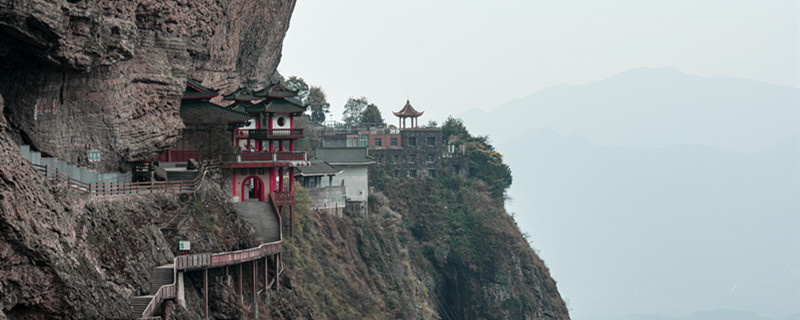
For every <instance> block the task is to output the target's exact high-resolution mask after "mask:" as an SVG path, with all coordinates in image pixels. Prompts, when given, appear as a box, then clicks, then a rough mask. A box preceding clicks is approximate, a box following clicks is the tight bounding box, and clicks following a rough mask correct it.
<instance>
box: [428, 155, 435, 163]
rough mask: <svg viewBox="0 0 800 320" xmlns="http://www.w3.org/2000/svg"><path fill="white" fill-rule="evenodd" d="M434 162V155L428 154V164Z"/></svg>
mask: <svg viewBox="0 0 800 320" xmlns="http://www.w3.org/2000/svg"><path fill="white" fill-rule="evenodd" d="M435 160H436V155H434V154H433V153H429V154H428V163H433V162H434V161H435Z"/></svg>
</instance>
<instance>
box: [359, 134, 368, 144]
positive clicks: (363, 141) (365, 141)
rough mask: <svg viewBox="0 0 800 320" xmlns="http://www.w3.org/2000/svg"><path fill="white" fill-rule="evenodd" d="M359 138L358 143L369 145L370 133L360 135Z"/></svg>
mask: <svg viewBox="0 0 800 320" xmlns="http://www.w3.org/2000/svg"><path fill="white" fill-rule="evenodd" d="M358 140H359V143H358V146H359V147H367V146H369V136H368V135H366V134H362V135H359V136H358Z"/></svg>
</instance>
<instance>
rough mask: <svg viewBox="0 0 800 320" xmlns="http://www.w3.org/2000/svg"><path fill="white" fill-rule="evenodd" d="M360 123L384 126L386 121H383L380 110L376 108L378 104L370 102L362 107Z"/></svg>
mask: <svg viewBox="0 0 800 320" xmlns="http://www.w3.org/2000/svg"><path fill="white" fill-rule="evenodd" d="M359 120H360V122H361V124H364V125H368V126H386V122H384V121H383V116H381V110H379V109H378V106H376V105H374V104H372V103H370V104H368V105H367V107H366V108H364V111H363V112H361V117H360V119H359Z"/></svg>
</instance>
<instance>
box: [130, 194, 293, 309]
mask: <svg viewBox="0 0 800 320" xmlns="http://www.w3.org/2000/svg"><path fill="white" fill-rule="evenodd" d="M236 209H237V211H239V213H240V215H241V216H242V217H243V218H245V220H248V221H249V222H250V223H251V224H253V226H254V229H255V231H256V238H257V239H259V240H261V241H265V240H268V241H269V240H271V241H269V242H264V243H261V244H260V245H259V246H257V247H253V248H248V249H243V250H237V251H226V252H217V253H198V254H190V255H185V256H178V257H175V259H174V260H173V263H172V264H168V265H163V266H159V267H156V270H155V271H154V272H153V276H152V280H151V282H152V284H153V286H152V287H151V291H150V293H149V294H148V295H145V296H137V297H133V298H132V299H131V312H132V314H131V315H132V317H133V318H137V319H157V318H159V317H154V316H153V315H154V314H156V312H157V311H158V310H159V307H161V309H162V314H163V313H164V312H165V311H166V310H165V308H164V306H165V302H166V301H170V300H177V301H178V304H182V300H183V299H184V295H183V290H184V288H183V286H184V284H183V273H185V272H203V282H204V283H203V306H204V307H203V314H204V316H205V317H206V318H207V317H208V269H213V268H222V267H226V268H228V267H238V285H237V287H238V293H239V294H240V295H241V294H242V274H243V272H242V265H243V264H244V263H251V264H252V266H253V267H252V268H251V269H252V271H253V275H252V280H253V288H254V290H253V299H254V301H255V300H256V299H257V294H258V278H259V275H258V270H257V269H258V268H257V266H258V260H260V259H264V270H263V271H264V288H265V289H271V288H273V287H274V288H278V287H279V283H278V279H280V275H281V274H282V273H283V262H282V257H281V253H282V252H283V240H282V239H283V238H282V232H281V227H280V226H281V222H282V220H281V216H280V215H279V214H278V212H277V210H276V207H275V206H274V205H273V204H272V203H269V202H253V203H240V204H237V205H236ZM272 256H274V262H273V263H272V265H273V266H274V275H275V277H274V278H273V279H272V280H271V281H268V279H269V266H270V262H269V257H272ZM164 269H169V271H171V273H172V278H171V280H172V281H171V282H168V283H165V281H164V279H170V278H169V277H166V276H164V272H165V271H164ZM226 270H227V269H226ZM156 287H157V288H156Z"/></svg>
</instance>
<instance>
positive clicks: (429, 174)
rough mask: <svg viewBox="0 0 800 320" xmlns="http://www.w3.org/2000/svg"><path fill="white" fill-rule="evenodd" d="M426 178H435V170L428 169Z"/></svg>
mask: <svg viewBox="0 0 800 320" xmlns="http://www.w3.org/2000/svg"><path fill="white" fill-rule="evenodd" d="M428 176H429V177H431V178H436V170H435V169H428Z"/></svg>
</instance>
